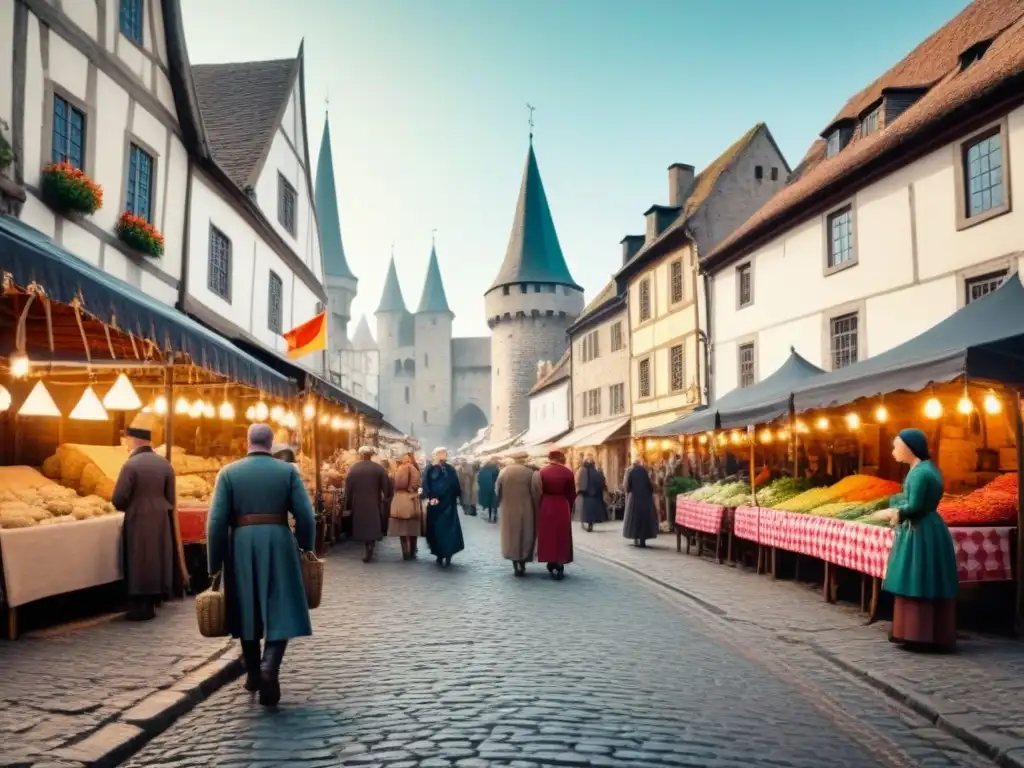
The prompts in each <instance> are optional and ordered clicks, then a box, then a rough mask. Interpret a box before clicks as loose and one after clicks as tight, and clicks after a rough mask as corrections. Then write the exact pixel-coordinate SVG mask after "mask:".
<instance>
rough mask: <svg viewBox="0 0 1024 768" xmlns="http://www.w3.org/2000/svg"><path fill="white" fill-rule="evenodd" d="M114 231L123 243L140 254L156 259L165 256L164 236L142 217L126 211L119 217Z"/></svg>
mask: <svg viewBox="0 0 1024 768" xmlns="http://www.w3.org/2000/svg"><path fill="white" fill-rule="evenodd" d="M114 231H115V232H116V233H117V237H118V238H119V239H120V240H121V242H122V243H124V244H125V245H127V246H129V247H130V248H134V249H135V250H136V251H139V252H140V253H144V254H146V255H147V256H154V257H156V258H159V257H161V256H163V255H164V236H163V235H162V234H160V230H158V229H157V228H156V227H154V226H153V225H152V224H150V223H149V222H148V221H146V220H145V219H144V218H142V217H141V216H136V215H135V214H134V213H129V212H128V211H125V212H124V213H122V214H121V215H120V216H119V217H118V219H117V225H116V226H115V227H114Z"/></svg>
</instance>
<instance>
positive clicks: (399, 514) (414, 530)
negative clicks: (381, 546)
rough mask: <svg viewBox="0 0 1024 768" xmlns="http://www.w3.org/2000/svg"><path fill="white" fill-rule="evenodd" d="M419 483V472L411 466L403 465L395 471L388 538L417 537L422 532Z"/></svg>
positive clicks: (421, 506)
mask: <svg viewBox="0 0 1024 768" xmlns="http://www.w3.org/2000/svg"><path fill="white" fill-rule="evenodd" d="M420 482H421V476H420V471H419V470H418V469H417V468H416V467H414V466H413V465H412V464H403V465H402V466H400V467H399V468H398V469H397V470H395V479H394V486H395V495H394V498H392V500H391V519H390V521H389V522H388V536H419V535H420V533H421V532H422V528H423V505H422V503H421V502H420Z"/></svg>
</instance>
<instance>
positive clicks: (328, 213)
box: [314, 116, 356, 280]
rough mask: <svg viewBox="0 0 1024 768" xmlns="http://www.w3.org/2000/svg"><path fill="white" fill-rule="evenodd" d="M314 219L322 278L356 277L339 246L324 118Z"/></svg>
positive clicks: (327, 123) (328, 132)
mask: <svg viewBox="0 0 1024 768" xmlns="http://www.w3.org/2000/svg"><path fill="white" fill-rule="evenodd" d="M314 197H315V200H314V202H315V204H316V213H317V218H318V219H319V222H320V251H321V253H322V254H323V259H324V275H325V276H326V277H344V278H348V279H350V280H355V279H356V276H355V275H353V274H352V270H351V269H350V268H349V266H348V260H347V259H346V258H345V246H344V245H342V242H341V221H340V219H339V217H338V191H337V189H336V187H335V185H334V155H333V153H332V152H331V128H330V118H329V117H327V116H325V117H324V136H323V140H322V141H321V142H320V157H319V158H318V159H317V163H316V189H315V190H314Z"/></svg>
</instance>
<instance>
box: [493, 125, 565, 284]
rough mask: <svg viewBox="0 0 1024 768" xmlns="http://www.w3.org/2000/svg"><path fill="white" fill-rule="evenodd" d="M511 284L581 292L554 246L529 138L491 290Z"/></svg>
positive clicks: (551, 222) (554, 236)
mask: <svg viewBox="0 0 1024 768" xmlns="http://www.w3.org/2000/svg"><path fill="white" fill-rule="evenodd" d="M515 283H555V284H558V285H568V286H570V287H573V288H576V289H578V290H581V291H582V290H583V289H582V288H580V286H579V285H578V284H577V283H576V281H575V280H573V279H572V275H571V274H569V267H568V265H566V263H565V256H563V255H562V246H560V245H559V244H558V233H557V232H556V231H555V222H554V220H553V219H552V218H551V209H550V208H549V207H548V198H547V195H545V194H544V184H543V182H541V180H540V168H538V167H537V156H536V155H535V154H534V152H533V138H532V135H531V139H530V150H529V152H528V153H527V155H526V168H525V170H524V171H523V183H522V185H521V186H520V188H519V202H518V203H517V204H516V217H515V219H514V220H513V222H512V234H511V236H510V237H509V240H508V248H507V249H506V251H505V260H504V261H503V262H502V263H501V270H500V271H499V272H498V276H497V277H496V278H495V280H494V283H493V284H492V285H491V289H492V290H493V289H494V288H500V287H501V286H503V285H513V284H515Z"/></svg>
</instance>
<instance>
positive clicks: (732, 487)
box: [685, 481, 750, 507]
mask: <svg viewBox="0 0 1024 768" xmlns="http://www.w3.org/2000/svg"><path fill="white" fill-rule="evenodd" d="M685 498H687V499H689V500H690V501H702V502H704V503H705V504H720V505H721V506H723V507H740V506H743V505H744V504H750V483H748V482H746V481H735V482H731V481H725V482H720V483H715V484H714V485H705V486H703V487H702V488H698V489H697V490H695V491H693V492H691V493H688V494H686V495H685Z"/></svg>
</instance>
